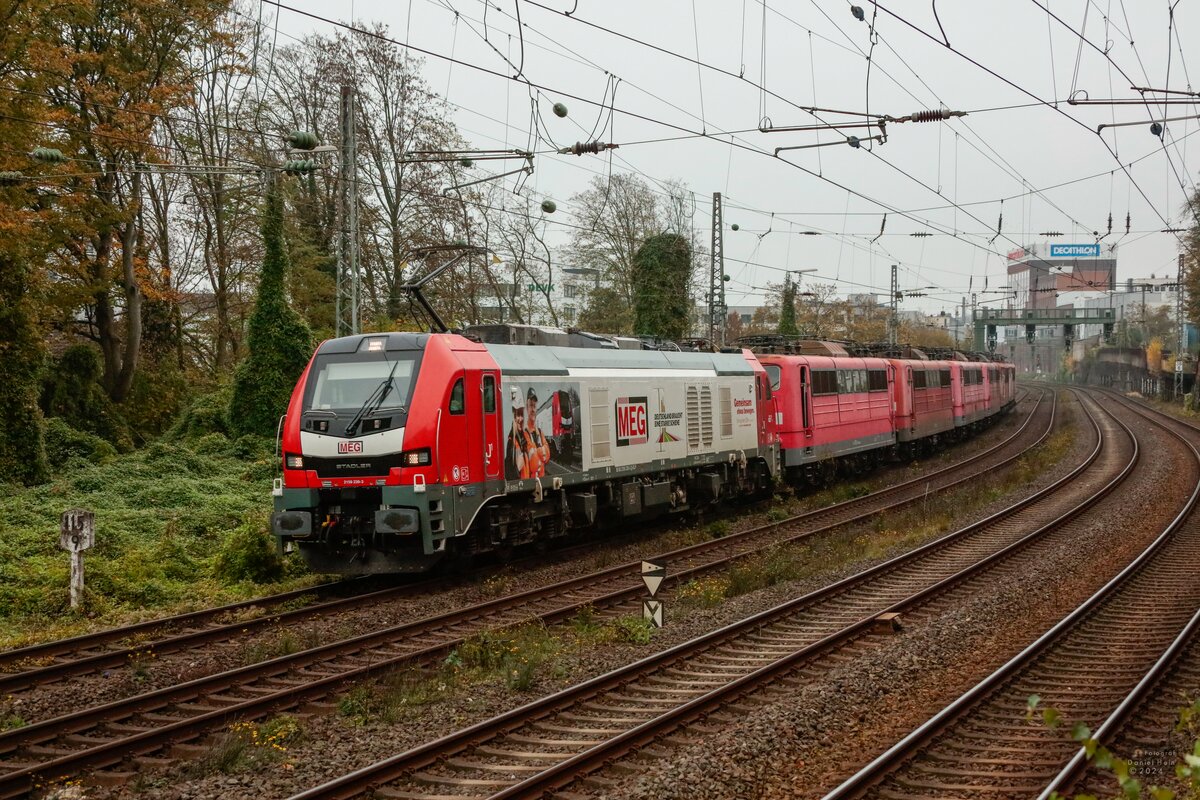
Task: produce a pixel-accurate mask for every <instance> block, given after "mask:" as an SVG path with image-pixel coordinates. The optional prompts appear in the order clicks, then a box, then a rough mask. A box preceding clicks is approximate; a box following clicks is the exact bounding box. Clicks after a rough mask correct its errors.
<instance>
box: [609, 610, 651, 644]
mask: <svg viewBox="0 0 1200 800" xmlns="http://www.w3.org/2000/svg"><path fill="white" fill-rule="evenodd" d="M616 625H617V633H618V635H619V636H620V638H621V641H623V642H629V643H630V644H650V637H651V636H652V635H653V634H654V625H652V624H651V623H650V621H649V620H646V619H643V618H641V617H634V616H628V617H620V618H619V619H618V620H617V623H616Z"/></svg>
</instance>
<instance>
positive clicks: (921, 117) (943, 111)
mask: <svg viewBox="0 0 1200 800" xmlns="http://www.w3.org/2000/svg"><path fill="white" fill-rule="evenodd" d="M966 115H967V112H966V111H951V110H950V109H948V108H927V109H925V110H924V111H914V112H913V113H912V114H909V115H908V116H907V117H898V118H896V119H892V120H888V121H889V122H941V121H943V120H947V119H950V118H951V117H965V116H966Z"/></svg>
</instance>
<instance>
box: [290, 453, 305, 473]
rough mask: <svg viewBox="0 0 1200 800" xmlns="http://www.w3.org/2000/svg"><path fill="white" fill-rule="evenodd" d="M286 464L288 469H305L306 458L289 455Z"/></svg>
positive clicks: (293, 454)
mask: <svg viewBox="0 0 1200 800" xmlns="http://www.w3.org/2000/svg"><path fill="white" fill-rule="evenodd" d="M286 463H287V468H288V469H304V456H298V455H296V454H295V453H288V454H287V459H286Z"/></svg>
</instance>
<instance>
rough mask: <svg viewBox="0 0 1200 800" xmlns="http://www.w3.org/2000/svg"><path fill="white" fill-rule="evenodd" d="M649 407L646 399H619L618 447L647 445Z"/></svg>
mask: <svg viewBox="0 0 1200 800" xmlns="http://www.w3.org/2000/svg"><path fill="white" fill-rule="evenodd" d="M647 405H648V404H647V402H646V398H645V397H618V398H617V403H616V411H617V447H628V446H629V445H631V444H645V443H646V442H647V441H648V440H649V438H650V430H649V413H648V411H647Z"/></svg>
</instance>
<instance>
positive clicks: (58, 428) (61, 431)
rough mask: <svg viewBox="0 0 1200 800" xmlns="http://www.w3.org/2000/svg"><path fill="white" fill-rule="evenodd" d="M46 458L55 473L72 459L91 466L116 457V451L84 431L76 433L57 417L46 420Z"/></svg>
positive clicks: (102, 440)
mask: <svg viewBox="0 0 1200 800" xmlns="http://www.w3.org/2000/svg"><path fill="white" fill-rule="evenodd" d="M45 430H46V433H45V441H46V457H47V459H48V460H49V462H50V466H51V467H53V468H54V470H55V471H58V470H61V469H62V468H63V467H65V466H66V465H67V463H68V462H69V461H70V460H71V459H72V458H81V459H83V460H85V461H88V462H91V463H93V464H103V463H105V462H107V461H111V460H112V459H114V458H116V457H117V449H116V448H115V447H113V446H112V445H111V444H109V443H108V442H106V441H105V440H104V439H101V438H100V437H99V436H96V435H95V434H93V433H87V432H86V431H77V430H75V429H74V428H72V427H71V426H70V425H68V424H67V423H66V421H65V420H62V419H59V418H58V417H50V418H49V419H47V420H46V429H45Z"/></svg>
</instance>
